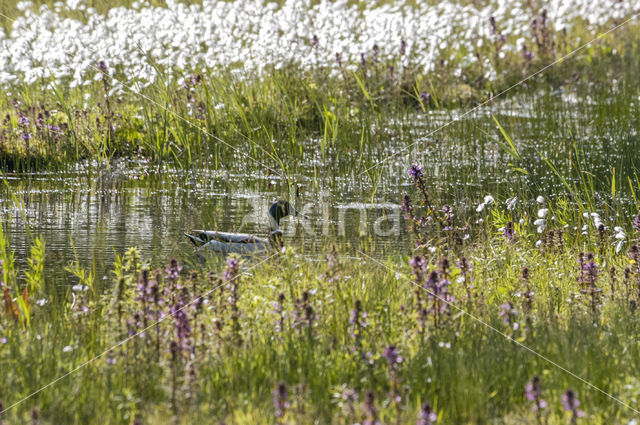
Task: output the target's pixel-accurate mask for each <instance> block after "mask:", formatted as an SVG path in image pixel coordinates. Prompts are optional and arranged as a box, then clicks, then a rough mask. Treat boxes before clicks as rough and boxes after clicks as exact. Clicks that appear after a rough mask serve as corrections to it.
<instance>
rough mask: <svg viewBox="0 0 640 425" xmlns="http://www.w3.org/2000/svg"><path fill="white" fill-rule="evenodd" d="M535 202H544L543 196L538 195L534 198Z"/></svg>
mask: <svg viewBox="0 0 640 425" xmlns="http://www.w3.org/2000/svg"><path fill="white" fill-rule="evenodd" d="M536 202H537V203H539V204H544V197H543V196H538V197H537V198H536Z"/></svg>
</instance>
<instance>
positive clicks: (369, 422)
mask: <svg viewBox="0 0 640 425" xmlns="http://www.w3.org/2000/svg"><path fill="white" fill-rule="evenodd" d="M362 410H363V411H364V414H365V416H366V419H365V420H364V421H362V425H379V424H380V421H379V420H378V409H377V408H376V403H375V397H374V395H373V391H371V390H369V391H367V394H366V395H365V398H364V403H363V406H362Z"/></svg>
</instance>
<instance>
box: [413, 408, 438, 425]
mask: <svg viewBox="0 0 640 425" xmlns="http://www.w3.org/2000/svg"><path fill="white" fill-rule="evenodd" d="M437 420H438V415H437V414H436V412H434V411H433V409H432V408H431V405H430V404H429V403H423V404H422V407H421V408H420V411H419V412H418V421H417V422H416V425H433V424H434V423H436V421H437Z"/></svg>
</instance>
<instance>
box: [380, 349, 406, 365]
mask: <svg viewBox="0 0 640 425" xmlns="http://www.w3.org/2000/svg"><path fill="white" fill-rule="evenodd" d="M382 357H384V358H385V359H387V361H388V362H389V366H390V367H391V368H392V369H395V368H396V367H397V365H399V364H400V363H402V360H403V359H402V356H401V355H400V353H399V352H398V349H397V348H396V346H395V345H390V346H388V347H387V348H385V349H384V352H383V353H382Z"/></svg>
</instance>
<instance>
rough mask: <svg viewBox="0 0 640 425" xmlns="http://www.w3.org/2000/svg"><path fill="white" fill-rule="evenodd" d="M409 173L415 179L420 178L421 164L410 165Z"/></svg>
mask: <svg viewBox="0 0 640 425" xmlns="http://www.w3.org/2000/svg"><path fill="white" fill-rule="evenodd" d="M409 175H410V176H411V177H412V178H413V179H414V180H417V179H419V178H421V177H422V166H421V165H412V166H411V167H410V168H409Z"/></svg>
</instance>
